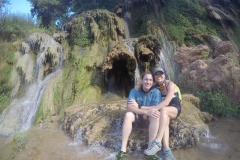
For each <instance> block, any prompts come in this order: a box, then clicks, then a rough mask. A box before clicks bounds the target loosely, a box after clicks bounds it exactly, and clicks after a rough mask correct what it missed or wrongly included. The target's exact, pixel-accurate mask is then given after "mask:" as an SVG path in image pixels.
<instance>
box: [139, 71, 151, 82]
mask: <svg viewBox="0 0 240 160" xmlns="http://www.w3.org/2000/svg"><path fill="white" fill-rule="evenodd" d="M146 74H150V75H151V76H152V77H153V75H152V72H150V71H146V72H144V73H143V74H142V76H141V78H142V80H143V78H144V76H145V75H146Z"/></svg>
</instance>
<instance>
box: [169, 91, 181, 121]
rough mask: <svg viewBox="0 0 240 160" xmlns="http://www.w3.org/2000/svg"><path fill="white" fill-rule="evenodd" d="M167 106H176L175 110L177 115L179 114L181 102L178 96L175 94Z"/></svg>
mask: <svg viewBox="0 0 240 160" xmlns="http://www.w3.org/2000/svg"><path fill="white" fill-rule="evenodd" d="M168 106H173V107H176V108H177V110H178V114H177V117H178V116H179V115H180V113H181V103H180V100H179V98H178V97H177V96H176V97H174V98H173V99H172V100H171V101H170V103H169V105H168ZM177 117H176V118H177Z"/></svg>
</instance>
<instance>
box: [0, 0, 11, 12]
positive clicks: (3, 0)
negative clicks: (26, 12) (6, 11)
mask: <svg viewBox="0 0 240 160" xmlns="http://www.w3.org/2000/svg"><path fill="white" fill-rule="evenodd" d="M8 4H9V0H0V12H2V9H3V8H4V7H5V6H6V5H8Z"/></svg>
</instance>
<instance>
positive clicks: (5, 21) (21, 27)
mask: <svg viewBox="0 0 240 160" xmlns="http://www.w3.org/2000/svg"><path fill="white" fill-rule="evenodd" d="M0 26H1V27H0V40H3V41H15V40H16V39H18V38H25V37H26V35H28V34H29V30H30V29H31V28H34V27H35V25H34V21H33V20H32V19H31V18H30V17H29V16H26V15H17V14H4V16H1V17H0Z"/></svg>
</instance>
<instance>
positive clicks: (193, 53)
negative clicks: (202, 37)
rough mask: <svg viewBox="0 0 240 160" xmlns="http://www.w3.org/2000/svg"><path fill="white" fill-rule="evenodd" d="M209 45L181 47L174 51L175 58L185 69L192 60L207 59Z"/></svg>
mask: <svg viewBox="0 0 240 160" xmlns="http://www.w3.org/2000/svg"><path fill="white" fill-rule="evenodd" d="M209 51H210V50H209V47H208V46H207V45H198V46H195V47H186V46H183V47H180V48H178V49H177V51H176V52H175V53H174V60H175V61H176V62H177V63H178V64H180V65H181V68H182V69H185V68H187V67H188V66H189V64H191V63H192V62H194V61H196V60H199V59H207V58H208V56H209Z"/></svg>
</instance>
